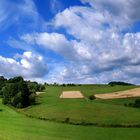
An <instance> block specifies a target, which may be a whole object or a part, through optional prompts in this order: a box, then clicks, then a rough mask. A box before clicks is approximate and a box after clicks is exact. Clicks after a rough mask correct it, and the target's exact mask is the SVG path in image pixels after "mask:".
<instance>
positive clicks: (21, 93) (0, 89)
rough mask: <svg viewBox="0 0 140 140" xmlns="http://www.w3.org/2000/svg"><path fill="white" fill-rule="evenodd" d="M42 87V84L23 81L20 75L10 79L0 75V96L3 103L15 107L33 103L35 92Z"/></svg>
mask: <svg viewBox="0 0 140 140" xmlns="http://www.w3.org/2000/svg"><path fill="white" fill-rule="evenodd" d="M44 89H45V86H44V85H42V84H38V83H37V82H31V81H25V80H24V79H23V77H21V76H18V77H14V78H10V79H6V78H4V77H3V76H0V97H1V98H2V102H3V104H5V105H12V106H14V107H16V108H24V107H27V106H29V105H33V104H35V102H36V92H37V91H43V90H44Z"/></svg>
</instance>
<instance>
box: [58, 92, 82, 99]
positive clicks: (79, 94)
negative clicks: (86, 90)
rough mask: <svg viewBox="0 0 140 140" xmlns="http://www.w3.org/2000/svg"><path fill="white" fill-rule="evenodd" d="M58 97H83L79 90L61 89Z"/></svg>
mask: <svg viewBox="0 0 140 140" xmlns="http://www.w3.org/2000/svg"><path fill="white" fill-rule="evenodd" d="M60 98H74V99H75V98H84V96H83V95H82V93H81V92H80V91H63V92H62V94H61V95H60Z"/></svg>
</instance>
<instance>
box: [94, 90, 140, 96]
mask: <svg viewBox="0 0 140 140" xmlns="http://www.w3.org/2000/svg"><path fill="white" fill-rule="evenodd" d="M94 96H95V97H96V98H97V99H119V98H129V97H140V88H135V89H130V90H126V91H120V92H114V93H106V94H95V95H94Z"/></svg>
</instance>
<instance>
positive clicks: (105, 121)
mask: <svg viewBox="0 0 140 140" xmlns="http://www.w3.org/2000/svg"><path fill="white" fill-rule="evenodd" d="M131 88H134V86H114V87H110V86H107V85H82V86H76V87H59V86H48V87H47V88H46V92H45V93H44V94H41V95H40V96H39V97H38V104H37V105H34V106H31V107H28V108H26V109H24V110H21V112H22V113H24V114H26V115H27V116H30V117H35V118H40V119H44V120H51V121H56V122H67V123H72V124H81V125H86V124H93V125H95V126H112V125H113V126H117V125H118V126H119V125H124V126H131V125H132V126H135V125H140V109H139V108H132V107H126V106H124V104H125V103H129V102H133V101H134V99H135V98H129V99H124V100H122V99H117V101H114V100H93V101H90V100H89V99H88V97H89V96H90V95H92V94H99V93H109V92H115V91H120V90H127V89H131ZM74 90H75V91H77V90H79V91H81V93H82V94H83V96H84V97H85V98H83V99H61V98H59V97H60V95H61V94H62V92H63V91H74ZM115 100H116V99H115ZM122 102H123V103H122Z"/></svg>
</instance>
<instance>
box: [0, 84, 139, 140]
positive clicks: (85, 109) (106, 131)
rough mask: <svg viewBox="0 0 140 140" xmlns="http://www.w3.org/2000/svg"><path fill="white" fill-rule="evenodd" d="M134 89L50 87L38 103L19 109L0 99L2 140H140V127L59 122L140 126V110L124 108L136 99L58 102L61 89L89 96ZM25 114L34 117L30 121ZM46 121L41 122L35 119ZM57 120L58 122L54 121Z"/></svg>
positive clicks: (117, 87) (60, 100)
mask: <svg viewBox="0 0 140 140" xmlns="http://www.w3.org/2000/svg"><path fill="white" fill-rule="evenodd" d="M130 88H133V87H121V86H116V87H109V86H104V85H103V86H97V85H94V86H90V85H89V86H79V87H63V88H62V87H53V86H50V87H47V88H46V92H45V93H44V94H41V95H39V97H38V104H37V105H34V106H31V107H28V108H26V109H24V110H20V111H21V113H19V112H17V111H15V110H13V109H11V108H10V107H8V106H4V105H2V103H1V100H0V109H1V111H0V140H38V139H39V140H69V139H70V140H85V139H87V140H112V139H113V140H139V139H140V135H139V132H140V128H119V127H118V128H113V127H97V126H82V125H71V124H66V123H60V122H59V121H64V120H65V119H66V118H67V117H69V118H70V121H72V122H75V123H78V122H80V123H81V122H82V123H83V122H92V123H93V122H94V123H98V124H120V123H121V124H125V125H127V124H139V122H140V109H136V108H130V107H125V106H124V103H126V102H132V101H133V100H134V99H124V100H123V99H117V100H105V101H104V100H96V101H92V102H91V101H89V100H87V99H75V100H73V99H72V100H71V99H65V100H64V99H59V95H60V94H61V91H62V90H81V91H82V93H83V94H84V95H85V96H86V97H88V95H91V94H92V93H105V92H113V91H118V90H125V89H130ZM22 113H26V114H28V115H30V116H33V117H35V118H30V117H27V116H25V115H23V114H22ZM39 117H40V118H46V119H49V120H51V121H47V120H40V119H36V118H39ZM52 120H55V121H52ZM57 121H58V122H57Z"/></svg>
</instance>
